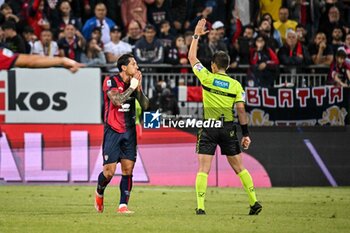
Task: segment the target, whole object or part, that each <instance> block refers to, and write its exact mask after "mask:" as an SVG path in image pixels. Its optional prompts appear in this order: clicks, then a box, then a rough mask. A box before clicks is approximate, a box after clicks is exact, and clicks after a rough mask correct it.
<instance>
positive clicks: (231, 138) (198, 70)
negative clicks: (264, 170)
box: [188, 19, 262, 215]
mask: <svg viewBox="0 0 350 233" xmlns="http://www.w3.org/2000/svg"><path fill="white" fill-rule="evenodd" d="M205 24H206V20H205V19H201V20H199V22H198V24H197V26H196V28H195V30H194V35H193V40H192V43H191V47H190V51H189V52H188V59H189V61H190V63H191V66H192V67H193V68H192V69H193V72H194V74H195V75H196V76H197V77H198V79H199V80H200V82H201V84H202V88H203V105H204V119H205V120H208V119H216V120H220V119H223V122H224V124H223V127H222V128H219V129H215V128H201V129H199V131H198V135H197V148H196V152H197V154H198V161H199V169H198V173H197V177H196V194H197V209H196V214H197V215H203V214H206V213H205V209H204V200H205V195H206V190H207V183H208V174H209V171H210V167H211V163H212V160H213V157H214V156H213V155H214V153H215V150H216V146H217V145H219V146H220V148H221V152H222V154H224V155H226V157H227V161H228V163H229V164H230V165H231V167H232V169H233V170H234V171H235V173H236V174H238V176H239V178H240V180H241V182H242V184H243V187H244V189H245V191H246V192H247V194H248V198H249V204H250V211H249V215H257V214H259V213H260V211H261V210H262V206H261V205H260V203H259V202H258V201H257V199H256V195H255V189H254V184H253V180H252V177H251V176H250V174H249V172H248V171H247V169H245V168H244V166H243V164H242V155H241V150H240V145H239V141H238V138H237V134H236V125H234V123H233V121H234V116H233V108H234V105H236V110H237V113H238V118H239V122H240V126H241V129H242V134H243V137H242V141H241V145H242V147H243V149H248V147H249V145H250V142H251V140H250V138H249V132H248V125H247V123H248V121H247V116H246V112H245V108H244V103H245V93H244V91H243V88H242V86H241V84H240V83H239V82H238V81H236V80H234V79H232V78H231V77H229V76H228V75H227V74H226V70H227V68H228V67H229V64H230V57H229V56H228V55H227V54H226V53H225V52H223V51H218V52H216V53H215V54H214V55H213V58H212V62H211V69H212V71H213V73H211V72H210V71H208V70H207V69H206V68H205V67H204V66H203V65H202V63H201V62H200V61H199V60H198V59H197V47H198V40H199V37H200V36H202V35H205V34H207V33H208V32H209V31H206V30H205Z"/></svg>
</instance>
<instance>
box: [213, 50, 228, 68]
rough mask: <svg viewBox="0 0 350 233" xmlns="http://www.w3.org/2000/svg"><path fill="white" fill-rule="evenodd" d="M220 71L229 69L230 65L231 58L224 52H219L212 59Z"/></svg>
mask: <svg viewBox="0 0 350 233" xmlns="http://www.w3.org/2000/svg"><path fill="white" fill-rule="evenodd" d="M212 63H215V64H216V66H217V67H218V69H225V70H226V69H227V68H228V66H229V64H230V56H229V55H228V54H227V53H226V52H224V51H217V52H216V53H215V54H214V55H213V58H212Z"/></svg>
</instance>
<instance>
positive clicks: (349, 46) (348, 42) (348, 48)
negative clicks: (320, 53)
mask: <svg viewBox="0 0 350 233" xmlns="http://www.w3.org/2000/svg"><path fill="white" fill-rule="evenodd" d="M344 49H345V52H346V54H347V63H348V64H350V33H349V34H347V35H346V37H345V44H344Z"/></svg>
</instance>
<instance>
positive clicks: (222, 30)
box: [211, 21, 231, 47]
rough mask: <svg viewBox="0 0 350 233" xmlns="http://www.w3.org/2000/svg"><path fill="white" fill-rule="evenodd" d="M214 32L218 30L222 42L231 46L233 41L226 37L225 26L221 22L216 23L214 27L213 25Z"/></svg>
mask: <svg viewBox="0 0 350 233" xmlns="http://www.w3.org/2000/svg"><path fill="white" fill-rule="evenodd" d="M211 27H212V29H213V30H216V32H217V36H218V38H219V40H220V41H222V42H224V43H225V44H226V46H227V47H228V46H229V45H230V44H231V41H230V40H229V39H228V38H227V36H226V30H225V25H224V24H223V22H221V21H215V22H214V23H213V25H211Z"/></svg>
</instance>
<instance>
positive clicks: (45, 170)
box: [0, 124, 271, 187]
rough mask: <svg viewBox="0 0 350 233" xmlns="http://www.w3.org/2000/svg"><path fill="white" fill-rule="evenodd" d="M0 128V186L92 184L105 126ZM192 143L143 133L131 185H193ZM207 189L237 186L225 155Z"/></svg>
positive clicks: (255, 166)
mask: <svg viewBox="0 0 350 233" xmlns="http://www.w3.org/2000/svg"><path fill="white" fill-rule="evenodd" d="M1 128H2V131H3V135H2V137H1V138H0V183H5V184H6V183H13V182H16V183H23V184H30V183H33V182H35V183H38V182H39V183H52V182H58V183H67V184H73V183H75V184H76V183H86V184H89V183H90V184H91V183H95V182H96V180H97V177H98V174H99V173H100V172H101V170H102V152H101V144H102V137H103V125H65V124H59V125H58V124H46V125H36V124H5V125H2V126H1ZM195 142H196V137H195V136H194V135H192V134H189V133H186V132H183V131H181V130H177V129H171V128H168V129H164V128H161V129H149V130H148V129H147V130H146V129H144V131H143V135H142V139H141V140H139V142H138V158H137V162H136V164H135V169H134V181H135V183H139V184H147V185H169V186H174V185H177V186H193V185H194V183H195V177H196V173H197V166H198V164H197V155H196V154H195ZM217 153H218V154H219V153H220V152H219V150H218V151H217ZM244 163H245V166H246V167H247V168H248V169H249V170H250V172H251V175H252V176H253V178H254V181H255V184H256V186H257V187H271V181H270V178H269V175H268V174H267V172H266V170H265V169H264V167H263V166H262V165H261V164H260V163H259V162H258V161H257V160H256V159H255V158H254V157H253V156H250V155H248V154H245V155H244ZM120 175H121V171H120V167H119V166H118V169H117V171H116V174H115V178H114V179H113V181H112V183H114V184H118V183H119V179H120ZM209 185H211V186H222V187H226V186H236V187H240V186H241V184H240V181H239V179H238V178H237V177H236V175H235V174H234V172H233V171H232V169H231V168H230V167H229V165H228V164H227V161H226V158H225V156H221V155H220V156H217V163H216V166H213V168H212V170H211V174H210V176H209Z"/></svg>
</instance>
